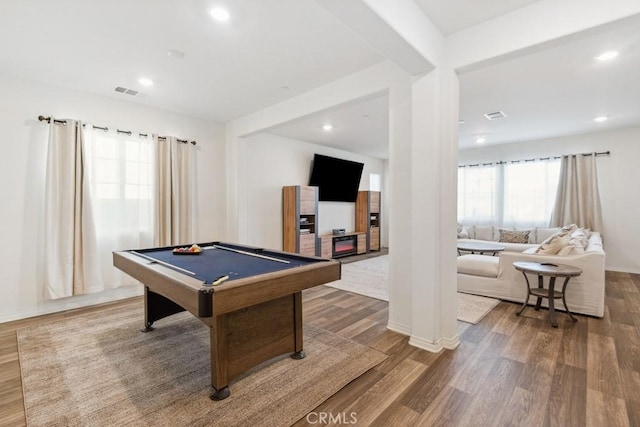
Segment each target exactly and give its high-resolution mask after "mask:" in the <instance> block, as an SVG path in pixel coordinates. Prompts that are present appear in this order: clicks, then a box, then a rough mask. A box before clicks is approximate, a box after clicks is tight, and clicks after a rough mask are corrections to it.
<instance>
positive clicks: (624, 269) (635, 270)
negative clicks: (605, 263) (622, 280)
mask: <svg viewBox="0 0 640 427" xmlns="http://www.w3.org/2000/svg"><path fill="white" fill-rule="evenodd" d="M605 270H606V271H615V272H617V273H632V274H640V268H629V267H606V268H605Z"/></svg>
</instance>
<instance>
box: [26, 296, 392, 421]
mask: <svg viewBox="0 0 640 427" xmlns="http://www.w3.org/2000/svg"><path fill="white" fill-rule="evenodd" d="M142 312H143V307H142V305H135V306H134V307H133V308H131V307H129V308H126V307H120V308H112V309H106V310H104V311H101V312H98V313H95V314H91V315H87V316H85V317H80V318H75V319H70V320H64V321H60V322H54V323H51V324H48V325H41V326H36V327H30V328H25V329H22V330H20V331H18V345H19V357H20V367H21V370H22V384H23V390H24V400H25V410H26V415H27V424H28V425H30V426H92V427H93V426H124V425H126V426H190V427H191V426H276V425H277V426H285V425H290V424H292V423H294V422H295V421H297V420H298V419H300V418H303V417H304V416H305V415H306V414H307V413H309V412H310V411H312V410H313V409H314V408H315V407H316V406H318V405H319V404H320V403H322V402H323V401H324V400H326V399H327V398H328V397H330V396H331V395H333V394H335V393H336V392H337V391H338V390H340V389H341V388H342V387H344V386H345V385H346V384H348V383H349V382H350V381H352V380H353V379H355V378H357V377H359V376H360V375H362V374H363V373H364V372H366V371H367V370H369V369H370V368H372V367H374V366H376V365H377V364H379V363H380V362H382V361H383V360H384V359H385V358H386V357H387V356H386V355H384V354H383V353H381V352H379V351H377V350H375V349H372V348H369V347H365V346H363V345H361V344H358V343H356V342H354V341H351V340H349V339H346V338H343V337H340V336H338V335H335V334H332V333H330V332H328V331H325V330H323V329H320V328H316V327H313V326H310V325H308V324H305V329H304V340H305V341H304V344H305V346H304V347H305V352H306V353H307V357H306V358H305V359H302V360H293V359H291V358H290V357H288V356H287V355H284V356H281V357H278V358H276V359H273V360H271V361H268V362H265V363H264V364H262V365H261V366H260V367H258V368H254V369H252V370H251V372H249V373H247V374H245V375H243V377H242V378H240V379H237V380H234V381H233V382H232V383H231V385H230V387H231V396H230V397H229V398H227V399H225V400H222V401H218V402H214V401H212V400H211V399H209V387H210V386H209V384H210V383H209V381H210V376H209V334H208V329H207V327H206V326H205V325H203V324H202V323H201V322H200V321H199V320H197V319H196V318H195V317H194V316H192V315H191V314H189V313H180V314H177V315H175V316H171V317H169V318H166V319H163V320H160V321H158V322H156V324H155V326H157V328H156V330H155V331H154V332H152V333H146V334H145V333H141V332H140V327H141V325H142Z"/></svg>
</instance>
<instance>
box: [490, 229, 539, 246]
mask: <svg viewBox="0 0 640 427" xmlns="http://www.w3.org/2000/svg"><path fill="white" fill-rule="evenodd" d="M530 233H531V232H530V231H512V230H505V229H503V228H501V229H500V239H499V240H498V241H499V242H503V243H529V234H530Z"/></svg>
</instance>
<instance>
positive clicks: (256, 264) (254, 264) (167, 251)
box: [134, 242, 325, 284]
mask: <svg viewBox="0 0 640 427" xmlns="http://www.w3.org/2000/svg"><path fill="white" fill-rule="evenodd" d="M214 244H215V246H221V247H227V248H230V249H234V250H239V251H245V252H248V253H254V254H257V255H260V256H266V257H270V258H274V259H279V260H282V261H286V262H278V261H275V260H271V259H265V258H261V257H257V256H251V255H248V254H243V253H238V252H233V251H230V250H225V249H220V248H217V247H215V246H214ZM199 246H200V247H201V248H202V249H203V250H202V252H200V253H199V254H198V255H176V254H175V253H174V252H173V249H174V247H168V248H154V249H144V250H138V251H134V253H138V254H142V255H144V256H145V257H146V258H153V259H155V260H158V261H161V262H162V263H165V264H166V265H167V266H173V267H177V268H178V269H183V270H187V271H189V272H191V273H194V274H193V275H191V276H192V277H195V278H197V279H199V280H202V281H203V282H204V283H205V284H211V283H212V282H213V281H215V280H216V279H218V278H220V277H222V276H229V279H228V281H232V280H235V279H242V278H245V277H251V276H257V275H260V274H265V273H273V272H276V271H281V270H286V269H291V268H296V267H302V266H306V265H309V264H313V263H315V262H323V261H325V260H323V259H320V258H318V259H313V258H307V257H301V256H299V255H296V254H288V253H282V252H275V251H274V252H272V251H268V250H262V249H259V248H252V247H246V246H242V245H231V244H227V243H218V242H211V243H201V244H199ZM177 247H183V246H177ZM178 271H180V270H178Z"/></svg>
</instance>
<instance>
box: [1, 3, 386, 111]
mask: <svg viewBox="0 0 640 427" xmlns="http://www.w3.org/2000/svg"><path fill="white" fill-rule="evenodd" d="M220 3H221V2H220V1H217V0H180V1H177V0H176V1H159V0H135V1H131V0H109V1H106V0H57V1H39V0H3V1H0V40H2V43H0V72H6V73H9V74H16V75H20V76H22V77H26V78H30V79H35V80H39V81H44V82H48V83H53V84H56V85H60V86H65V87H70V88H74V89H79V90H82V91H86V92H91V93H94V94H98V95H104V96H108V97H116V98H123V99H127V100H130V101H132V102H138V103H141V104H146V105H151V106H155V107H159V108H162V109H167V110H171V111H176V112H180V113H184V114H187V115H191V116H195V117H201V118H206V119H213V120H216V121H220V122H225V121H228V120H231V119H235V118H237V117H241V116H244V115H247V114H250V113H253V112H255V111H258V110H260V109H263V108H265V107H267V106H270V105H273V104H275V103H278V102H281V101H283V100H285V99H287V98H290V97H293V96H295V95H298V94H300V93H304V92H307V91H309V90H311V89H313V88H316V87H319V86H321V85H324V84H327V83H329V82H331V81H333V80H335V79H338V78H340V77H343V76H346V75H348V74H351V73H353V72H356V71H358V70H360V69H363V68H366V67H369V66H371V65H373V64H375V63H377V62H380V61H382V60H383V58H382V57H381V56H380V55H378V54H377V53H375V52H374V51H372V50H371V49H370V48H369V46H368V45H366V44H365V43H364V42H363V41H362V40H360V39H359V38H358V37H356V36H355V35H353V34H352V33H351V32H350V31H349V30H347V29H346V28H345V27H344V26H343V25H342V24H341V23H339V22H338V21H336V20H335V18H333V17H332V16H331V15H330V14H329V13H327V12H326V11H325V10H324V9H323V8H321V7H320V6H318V5H317V4H316V3H315V2H314V1H312V0H233V1H227V2H226V3H227V5H228V9H229V11H230V13H231V20H230V21H228V22H226V23H220V22H216V21H214V20H213V19H212V18H211V16H210V15H209V13H208V11H209V10H210V9H211V8H212V6H213V5H215V4H220ZM171 49H174V50H179V51H182V52H184V54H185V56H184V58H183V59H174V58H172V57H170V56H168V54H167V52H168V51H169V50H171ZM141 76H146V77H149V78H151V79H153V80H154V81H155V85H154V86H153V87H152V88H145V87H143V86H141V85H140V84H139V83H138V79H139V78H140V77H141ZM116 86H122V87H126V88H131V89H134V90H140V91H142V93H143V94H144V97H131V96H130V95H122V94H118V93H116V92H114V89H115V87H116ZM283 87H287V88H288V89H283Z"/></svg>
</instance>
